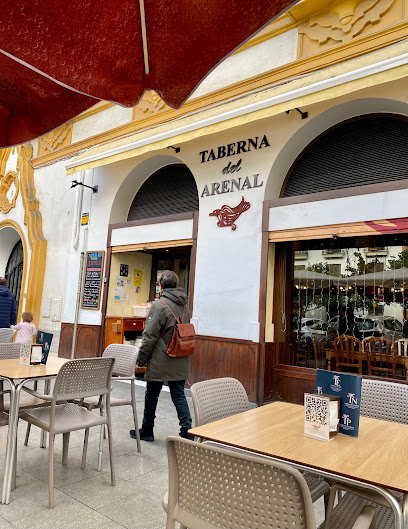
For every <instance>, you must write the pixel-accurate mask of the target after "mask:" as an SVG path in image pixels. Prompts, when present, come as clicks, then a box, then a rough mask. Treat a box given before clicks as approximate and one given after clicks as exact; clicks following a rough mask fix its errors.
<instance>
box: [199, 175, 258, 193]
mask: <svg viewBox="0 0 408 529" xmlns="http://www.w3.org/2000/svg"><path fill="white" fill-rule="evenodd" d="M258 178H259V174H254V175H252V176H246V177H245V178H244V177H242V178H231V180H222V181H221V182H213V183H212V184H210V185H209V186H207V185H205V186H204V189H203V192H202V193H201V198H203V197H209V196H210V195H221V194H223V193H231V192H232V191H243V190H244V189H252V188H253V187H262V186H263V180H262V181H261V182H259V180H258Z"/></svg>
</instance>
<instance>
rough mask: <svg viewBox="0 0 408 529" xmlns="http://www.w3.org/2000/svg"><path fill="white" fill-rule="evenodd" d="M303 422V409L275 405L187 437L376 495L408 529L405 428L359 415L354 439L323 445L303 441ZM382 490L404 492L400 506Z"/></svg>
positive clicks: (338, 437) (397, 528) (400, 527)
mask: <svg viewBox="0 0 408 529" xmlns="http://www.w3.org/2000/svg"><path fill="white" fill-rule="evenodd" d="M303 424H304V407H303V406H299V405H297V404H289V403H287V402H274V403H272V404H268V405H265V406H261V407H260V408H255V409H253V410H249V411H246V412H244V413H239V414H237V415H233V416H232V417H228V418H226V419H221V420H219V421H215V422H213V423H209V424H205V425H203V426H198V427H196V428H192V429H191V430H190V433H191V434H192V435H195V436H197V437H200V438H202V439H207V440H210V441H215V442H218V443H222V444H225V445H229V446H233V447H235V448H238V449H242V450H246V451H250V452H255V453H258V454H263V455H266V456H268V457H271V458H272V459H274V460H276V461H282V462H286V463H289V464H290V465H292V466H294V467H296V468H298V469H300V470H309V471H310V470H311V471H313V472H316V473H317V474H320V475H322V476H323V477H325V478H329V479H331V480H332V481H333V480H334V481H337V482H340V483H345V484H348V485H354V486H355V485H358V486H363V487H364V488H367V489H369V490H371V491H375V492H377V493H380V494H381V495H382V496H384V497H385V498H386V499H387V501H388V502H389V503H390V506H391V508H392V509H393V511H394V517H395V529H403V528H404V529H408V450H407V446H408V425H406V424H400V423H394V422H386V421H379V420H376V419H369V418H367V417H361V418H360V429H359V436H358V437H351V436H348V435H343V434H338V435H336V436H335V437H334V438H333V440H332V441H327V442H324V441H319V440H317V439H312V438H309V437H305V436H304V435H303ZM387 489H391V490H395V491H399V492H402V493H403V494H404V498H403V502H402V508H401V505H400V504H399V503H398V501H397V500H396V499H395V497H394V496H393V495H392V494H391V493H390V492H389V491H388V490H387Z"/></svg>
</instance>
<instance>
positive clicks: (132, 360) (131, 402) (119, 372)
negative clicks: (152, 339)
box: [81, 343, 141, 459]
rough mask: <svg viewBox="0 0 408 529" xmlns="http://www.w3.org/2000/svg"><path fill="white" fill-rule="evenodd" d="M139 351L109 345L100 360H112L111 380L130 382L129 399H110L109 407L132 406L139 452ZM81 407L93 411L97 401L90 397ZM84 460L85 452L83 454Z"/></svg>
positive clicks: (131, 346)
mask: <svg viewBox="0 0 408 529" xmlns="http://www.w3.org/2000/svg"><path fill="white" fill-rule="evenodd" d="M138 354H139V349H138V348H137V347H135V346H134V345H123V344H116V343H115V344H111V345H108V347H107V348H106V349H105V351H104V352H103V355H102V358H114V359H115V365H114V366H113V373H112V380H129V381H130V399H118V398H115V397H111V399H110V405H111V407H114V406H132V411H133V422H134V425H135V432H136V442H137V451H138V452H140V451H141V447H140V436H139V426H138V422H137V409H136V393H135V378H136V377H135V369H136V361H137V356H138ZM81 404H82V406H85V407H86V408H88V410H93V409H94V408H98V407H99V408H100V405H99V400H98V398H97V397H91V398H88V399H84V400H83V402H82V403H81ZM83 457H84V458H85V459H86V452H85V453H84V454H83Z"/></svg>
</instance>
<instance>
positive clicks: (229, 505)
mask: <svg viewBox="0 0 408 529" xmlns="http://www.w3.org/2000/svg"><path fill="white" fill-rule="evenodd" d="M166 447H167V457H168V463H169V491H168V493H167V494H166V495H165V496H164V498H163V508H164V510H165V511H166V513H167V524H166V528H167V529H173V528H174V527H175V522H176V521H177V522H179V523H180V527H181V529H185V528H187V527H190V528H191V527H197V528H198V527H201V528H204V527H205V528H208V529H216V528H217V529H220V528H221V529H227V528H228V529H230V528H231V527H236V528H244V527H246V528H247V527H250V528H251V529H261V528H264V527H275V528H277V527H279V528H280V529H289V528H293V527H303V528H305V529H316V520H315V517H314V510H313V502H312V498H311V496H310V492H309V489H308V487H307V483H306V481H305V479H304V477H303V475H302V474H301V473H300V472H299V471H298V470H296V469H295V468H293V467H291V466H290V465H287V464H285V463H280V462H277V461H273V460H267V459H265V458H261V457H258V456H257V455H255V454H249V453H237V452H232V451H230V450H227V449H225V448H222V447H213V446H208V445H206V444H203V443H196V442H194V441H189V440H187V439H181V438H178V437H168V438H167V439H166ZM342 504H343V500H340V502H339V505H338V506H337V507H336V509H337V511H336V514H335V516H336V518H333V520H334V521H335V522H337V516H343V519H342V522H341V526H339V527H341V529H375V527H376V526H375V511H374V509H373V507H365V508H364V507H362V509H361V510H360V512H358V513H353V515H352V516H346V515H345V513H344V512H343V511H341V509H340V508H339V507H341V506H342ZM340 519H341V518H340Z"/></svg>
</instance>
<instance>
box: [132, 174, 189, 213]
mask: <svg viewBox="0 0 408 529" xmlns="http://www.w3.org/2000/svg"><path fill="white" fill-rule="evenodd" d="M197 210H198V191H197V186H196V183H195V180H194V177H193V175H192V174H191V171H190V170H189V169H188V168H187V167H186V166H185V165H171V166H169V167H165V168H163V169H160V170H159V171H157V172H156V173H154V174H153V175H152V176H151V177H150V178H149V179H148V180H147V181H146V182H145V183H144V184H143V185H142V187H141V188H140V189H139V191H138V193H137V194H136V196H135V198H134V200H133V202H132V205H131V206H130V210H129V215H128V221H131V220H141V219H148V218H152V217H161V216H163V215H172V214H174V213H183V212H186V211H197Z"/></svg>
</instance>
